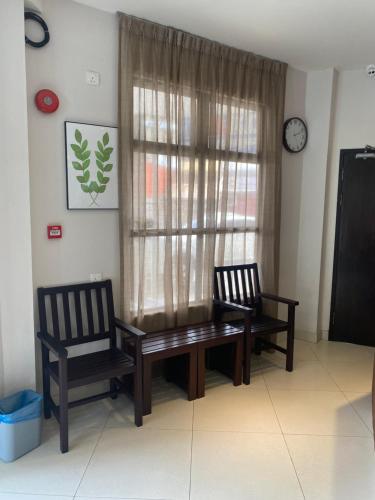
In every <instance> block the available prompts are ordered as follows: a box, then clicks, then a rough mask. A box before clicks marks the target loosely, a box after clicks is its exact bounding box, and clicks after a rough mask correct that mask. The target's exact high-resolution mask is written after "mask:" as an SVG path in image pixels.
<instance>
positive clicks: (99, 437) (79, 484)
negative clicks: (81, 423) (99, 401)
mask: <svg viewBox="0 0 375 500" xmlns="http://www.w3.org/2000/svg"><path fill="white" fill-rule="evenodd" d="M110 416H111V410H109V411H108V415H107V418H106V419H105V421H104V424H103V426H102V430H101V432H100V434H99V436H98V439H97V441H96V444H95V446H94V449H93V450H92V453H91V455H90V458H89V460H88V462H87V464H86V467H85V470H84V471H83V474H82V476H81V479H80V481H79V483H78V486H77V488H76V491H75V493H74V495H73V500H74V499H75V498H76V496H77V493H78V490H79V488H80V486H81V484H82V481H83V479H84V477H85V475H86V472H87V469H88V468H89V465H90V463H91V460H92V457H93V456H94V453H95V451H96V449H97V447H98V444H99V442H100V440H101V438H102V436H103V433H104V431H105V428H106V426H107V423H108V421H109V418H110Z"/></svg>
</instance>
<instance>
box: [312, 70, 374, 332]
mask: <svg viewBox="0 0 375 500" xmlns="http://www.w3.org/2000/svg"><path fill="white" fill-rule="evenodd" d="M334 111H335V118H334V131H333V135H332V142H331V149H332V155H331V161H330V163H329V168H328V174H327V175H328V178H327V200H326V207H325V232H324V242H325V245H324V252H323V266H322V290H321V294H320V329H321V330H322V332H323V336H324V337H325V338H327V332H328V328H329V314H330V304H331V287H332V269H333V250H334V240H335V224H336V201H337V188H338V171H339V155H340V149H346V148H361V147H364V146H365V145H366V144H370V145H373V146H374V145H375V81H374V80H370V79H369V78H367V76H366V74H365V71H364V70H359V71H342V72H341V73H339V75H338V81H337V92H336V99H335V102H334Z"/></svg>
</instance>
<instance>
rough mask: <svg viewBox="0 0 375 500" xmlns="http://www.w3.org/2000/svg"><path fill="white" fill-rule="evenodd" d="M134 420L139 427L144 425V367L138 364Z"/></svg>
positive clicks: (135, 381)
mask: <svg viewBox="0 0 375 500" xmlns="http://www.w3.org/2000/svg"><path fill="white" fill-rule="evenodd" d="M134 421H135V425H136V426H137V427H142V425H143V397H142V367H141V366H136V369H135V372H134Z"/></svg>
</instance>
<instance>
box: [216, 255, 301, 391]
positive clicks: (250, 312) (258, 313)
mask: <svg viewBox="0 0 375 500" xmlns="http://www.w3.org/2000/svg"><path fill="white" fill-rule="evenodd" d="M263 300H272V301H276V302H280V303H283V304H287V306H288V320H287V321H282V320H280V319H277V318H273V317H271V316H267V315H266V314H264V313H263ZM297 305H298V302H297V301H296V300H289V299H284V298H283V297H278V296H276V295H271V294H269V293H262V291H261V288H260V281H259V273H258V266H257V264H244V265H237V266H221V267H215V272H214V316H215V318H216V319H217V320H220V319H221V316H222V314H223V313H224V312H228V311H237V312H241V313H242V314H243V318H244V319H243V320H241V321H240V324H241V325H242V328H243V329H244V332H245V360H244V371H243V381H244V383H245V384H249V383H250V357H251V352H252V350H253V348H254V343H255V339H256V338H257V343H258V345H257V346H256V352H257V353H258V354H259V353H260V351H261V348H262V347H269V348H273V349H275V350H277V351H280V352H282V353H284V354H286V370H287V371H289V372H291V371H293V350H294V317H295V307H296V306H297ZM236 324H237V325H238V323H236ZM278 332H287V347H286V349H284V348H283V347H281V346H279V345H277V344H275V343H273V342H271V341H270V340H269V339H268V338H266V336H268V335H270V334H273V333H278Z"/></svg>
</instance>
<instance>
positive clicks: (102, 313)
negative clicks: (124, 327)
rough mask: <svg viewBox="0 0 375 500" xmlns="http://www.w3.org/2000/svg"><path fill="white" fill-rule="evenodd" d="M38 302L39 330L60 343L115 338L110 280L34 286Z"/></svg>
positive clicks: (75, 343)
mask: <svg viewBox="0 0 375 500" xmlns="http://www.w3.org/2000/svg"><path fill="white" fill-rule="evenodd" d="M104 297H105V299H104ZM103 301H104V302H103ZM38 303H39V320H40V329H41V331H42V332H43V331H44V332H47V333H49V334H50V335H53V336H54V337H55V338H56V339H57V340H59V341H60V342H61V343H62V344H63V345H64V346H67V347H69V346H70V345H78V344H82V343H85V342H91V341H95V340H102V339H106V338H107V339H111V341H113V340H114V339H115V336H116V328H115V319H114V314H115V313H114V305H113V294H112V283H111V281H110V280H105V281H99V282H95V283H79V284H75V285H63V286H55V287H48V288H38ZM59 312H60V314H59ZM51 330H52V331H51ZM112 343H113V342H112Z"/></svg>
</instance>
